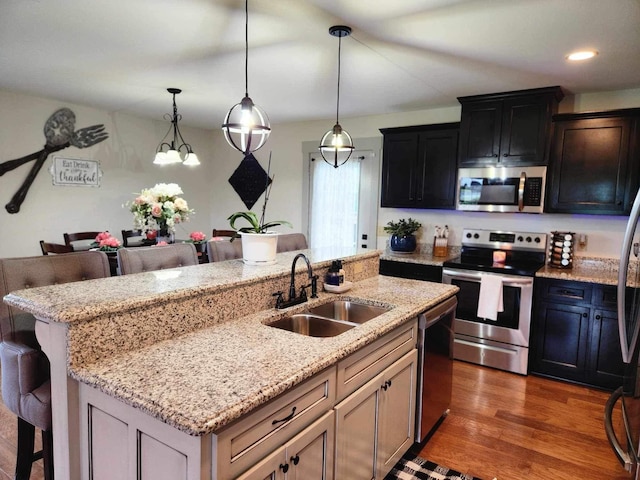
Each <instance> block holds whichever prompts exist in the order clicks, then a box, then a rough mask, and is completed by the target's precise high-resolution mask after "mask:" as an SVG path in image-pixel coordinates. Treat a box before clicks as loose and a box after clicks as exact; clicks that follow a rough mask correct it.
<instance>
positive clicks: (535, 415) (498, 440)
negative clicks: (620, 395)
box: [420, 361, 630, 480]
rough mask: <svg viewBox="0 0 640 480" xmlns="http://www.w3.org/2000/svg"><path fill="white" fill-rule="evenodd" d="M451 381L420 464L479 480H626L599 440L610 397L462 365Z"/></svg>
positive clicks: (605, 444)
mask: <svg viewBox="0 0 640 480" xmlns="http://www.w3.org/2000/svg"><path fill="white" fill-rule="evenodd" d="M453 376H454V381H453V398H452V401H451V413H450V414H449V416H448V417H447V418H446V419H445V420H444V422H443V423H442V424H441V425H440V427H439V428H438V430H437V431H436V432H435V433H434V434H433V436H432V437H431V439H430V440H429V441H428V442H427V444H426V445H425V446H424V448H423V449H422V451H421V452H420V456H422V457H423V458H427V459H429V460H431V461H433V462H436V463H439V464H442V465H445V466H447V467H449V468H453V469H456V470H459V471H461V472H463V473H467V474H471V475H475V476H477V477H480V478H482V480H492V479H493V478H494V477H495V478H497V479H498V480H520V479H527V480H550V479H553V480H564V479H567V480H569V479H571V480H575V479H580V480H629V478H630V476H629V474H627V473H626V472H625V471H624V469H623V468H622V467H621V466H620V464H619V463H618V462H617V460H616V458H615V456H614V454H613V452H612V450H611V448H610V446H609V443H608V441H607V438H606V436H605V433H604V426H603V418H604V413H603V412H604V405H605V402H606V400H607V398H608V397H609V393H607V392H602V391H599V390H595V389H590V388H586V387H579V386H575V385H571V384H568V383H564V382H559V381H554V380H549V379H545V378H540V377H536V376H532V375H529V376H527V377H524V376H520V375H516V374H512V373H508V372H502V371H499V370H495V369H490V368H486V367H480V366H477V365H471V364H468V363H465V362H459V361H455V362H454V368H453ZM615 420H616V422H617V423H619V422H620V419H619V418H618V419H615Z"/></svg>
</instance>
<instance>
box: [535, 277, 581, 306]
mask: <svg viewBox="0 0 640 480" xmlns="http://www.w3.org/2000/svg"><path fill="white" fill-rule="evenodd" d="M540 290H541V291H540V294H541V296H542V298H544V299H546V300H554V301H560V302H569V303H572V304H582V303H591V296H592V292H593V286H592V285H591V284H589V283H583V282H570V281H569V282H568V281H564V280H561V281H548V280H547V281H544V282H542V284H541V286H540Z"/></svg>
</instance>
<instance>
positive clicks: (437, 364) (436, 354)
mask: <svg viewBox="0 0 640 480" xmlns="http://www.w3.org/2000/svg"><path fill="white" fill-rule="evenodd" d="M457 305H458V302H457V300H456V297H452V298H450V299H448V300H446V301H444V302H442V303H441V304H440V305H438V306H437V307H434V308H432V309H431V310H428V311H427V312H425V313H422V314H421V315H420V317H419V319H418V330H419V333H418V388H417V403H416V428H415V441H416V442H422V441H424V440H425V438H427V437H428V436H429V434H430V433H432V432H433V430H434V429H435V427H436V426H437V425H439V422H440V421H441V420H442V419H443V418H444V417H446V416H447V414H448V413H449V406H450V404H451V389H452V375H453V321H454V317H455V311H456V306H457Z"/></svg>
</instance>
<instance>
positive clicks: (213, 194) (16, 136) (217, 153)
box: [0, 89, 640, 257]
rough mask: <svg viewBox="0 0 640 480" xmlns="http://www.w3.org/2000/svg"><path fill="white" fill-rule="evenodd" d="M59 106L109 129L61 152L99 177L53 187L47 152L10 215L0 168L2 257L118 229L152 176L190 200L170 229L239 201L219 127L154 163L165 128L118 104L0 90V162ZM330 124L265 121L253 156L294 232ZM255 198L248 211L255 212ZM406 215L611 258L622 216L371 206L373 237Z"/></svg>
mask: <svg viewBox="0 0 640 480" xmlns="http://www.w3.org/2000/svg"><path fill="white" fill-rule="evenodd" d="M61 107H69V108H71V109H72V110H73V111H74V112H75V114H76V117H77V123H76V127H77V128H81V127H84V126H88V125H93V124H96V123H103V124H105V126H106V129H107V131H108V132H109V135H110V138H109V139H108V140H106V141H104V142H102V143H100V144H98V145H96V146H94V147H90V148H87V149H84V150H78V149H75V148H73V147H70V148H68V149H66V150H63V151H62V152H61V153H64V154H65V155H69V156H73V157H81V158H89V159H97V160H100V162H101V167H102V170H103V171H104V177H103V179H102V186H101V187H100V188H98V189H92V188H79V187H54V186H53V185H52V184H51V177H50V175H49V174H48V172H47V171H46V169H48V167H49V165H50V162H51V160H48V162H47V165H46V166H45V168H43V171H41V172H40V174H39V175H38V178H37V179H36V181H35V182H34V185H33V186H32V187H31V191H30V192H29V194H28V196H27V199H26V201H25V203H24V204H23V206H22V209H21V211H20V213H18V214H15V215H9V214H8V213H7V212H6V211H5V210H4V208H3V206H4V204H6V203H7V202H8V201H9V199H10V198H11V196H12V195H13V193H14V192H15V190H16V189H17V188H18V187H19V186H20V185H21V183H22V181H23V179H24V178H25V176H26V174H27V172H28V169H29V168H30V167H29V166H27V165H25V166H23V167H20V168H19V169H17V170H14V171H13V172H10V173H8V174H6V175H4V176H2V177H0V234H1V236H0V238H1V240H0V257H10V256H20V255H38V254H40V250H39V246H38V241H39V240H41V239H42V240H49V241H54V242H56V241H57V242H61V241H62V233H64V232H65V231H81V230H104V229H108V230H110V231H112V232H119V231H120V230H121V229H125V228H129V227H130V226H131V214H130V213H129V212H128V211H127V210H126V209H124V208H122V207H121V205H122V204H123V203H124V202H126V201H127V200H130V199H131V198H133V193H135V192H138V191H139V190H140V189H141V188H144V187H147V186H153V185H154V184H155V183H157V182H176V183H178V184H180V186H181V187H182V188H183V190H184V191H185V198H186V199H187V200H188V201H189V204H190V206H191V207H193V208H195V209H196V212H197V213H196V215H194V216H193V218H192V221H191V222H190V223H188V224H185V225H184V226H183V227H184V228H180V227H179V229H178V234H177V236H178V238H186V236H187V235H188V233H189V232H190V231H192V230H201V231H203V232H205V233H207V235H209V234H210V232H211V228H214V227H215V228H226V227H227V226H228V222H227V220H226V219H227V217H228V216H229V215H230V214H231V213H233V212H235V211H238V210H246V207H245V205H244V204H243V203H242V201H241V200H240V198H239V197H238V195H237V194H236V193H235V192H234V191H233V189H232V187H231V185H230V184H229V182H228V179H229V177H230V176H231V174H232V173H233V171H234V170H235V168H236V167H237V166H238V165H239V163H240V161H241V160H242V154H240V153H238V152H236V151H235V150H233V149H232V148H231V147H229V146H228V145H227V144H226V142H225V140H224V137H223V136H222V133H221V131H220V130H219V129H218V128H217V126H214V127H212V129H211V130H210V131H207V130H203V129H197V128H187V127H182V128H183V134H184V136H185V138H186V139H187V141H189V142H190V143H191V144H192V145H193V147H194V150H195V151H196V153H197V154H198V156H199V157H200V160H201V162H202V165H201V166H200V167H195V168H194V169H189V168H187V167H183V166H180V165H178V166H168V167H164V168H159V167H157V166H154V165H153V164H152V163H151V162H152V157H153V154H154V152H155V148H156V146H157V144H158V143H159V141H160V139H161V138H162V136H163V135H164V134H165V132H166V130H167V123H166V122H164V121H162V120H149V119H142V118H137V117H133V116H130V115H126V114H122V113H110V112H106V111H102V110H97V109H93V108H88V107H84V106H81V105H73V104H68V103H66V102H60V101H57V100H50V99H43V98H38V97H32V96H26V95H19V94H15V93H12V92H2V91H0V112H2V114H1V115H0V162H2V161H5V160H10V159H13V158H17V157H21V156H23V155H26V154H29V153H32V152H35V151H37V150H39V149H40V148H42V146H43V145H44V136H43V134H42V127H43V125H44V122H45V121H46V119H47V118H48V117H49V115H51V113H53V112H54V111H55V110H57V109H58V108H61ZM631 107H640V89H635V90H625V91H617V92H603V93H593V94H585V95H579V96H575V97H569V98H566V99H565V100H563V102H562V103H561V105H560V111H561V112H569V111H594V110H608V109H616V108H631ZM459 119H460V106H459V105H451V106H448V107H446V106H445V107H441V108H434V109H429V110H423V111H415V112H405V113H390V114H382V115H373V116H368V117H354V118H341V119H340V123H341V124H342V126H343V127H344V128H345V129H347V130H348V131H349V132H350V133H351V135H352V136H353V137H354V138H355V139H356V146H357V139H358V138H366V137H376V136H381V134H380V132H379V129H380V128H385V127H397V126H405V125H419V124H430V123H441V122H455V121H459ZM332 126H333V121H332V120H331V119H328V120H325V121H310V122H297V123H290V124H273V125H272V127H273V133H272V134H271V137H270V138H269V141H268V142H267V144H266V145H265V146H264V147H263V148H262V149H261V150H259V151H258V152H256V154H255V156H256V158H257V159H258V160H259V161H260V163H261V164H262V165H263V166H264V168H265V169H266V167H267V161H268V158H269V152H272V168H271V173H272V174H274V175H275V183H274V186H273V190H272V192H271V198H270V200H269V205H268V208H267V219H268V220H280V219H284V220H288V221H290V222H292V223H293V226H294V228H293V231H302V225H303V221H302V220H303V218H302V216H303V214H304V213H303V209H302V195H303V185H304V182H306V181H307V179H306V178H304V174H303V172H304V168H303V161H304V159H303V155H302V143H303V142H305V141H317V142H319V140H320V137H321V136H322V135H323V134H324V132H325V131H326V130H328V129H329V128H330V127H332ZM261 207H262V199H260V200H259V201H258V202H257V203H256V205H255V206H254V207H253V210H254V211H256V212H259V211H260V209H261ZM408 216H412V217H413V218H417V219H418V220H420V221H421V222H422V223H423V224H424V226H425V228H424V229H423V232H422V236H423V238H424V240H423V241H425V242H426V241H429V239H430V238H431V236H432V235H433V227H434V225H444V224H447V225H449V227H450V229H451V230H452V236H451V241H452V244H459V243H460V236H461V232H462V228H464V227H480V228H492V229H504V230H515V229H517V230H528V231H534V232H550V231H552V230H563V231H564V230H570V231H575V232H580V233H587V235H588V245H587V249H586V250H585V251H578V254H581V255H603V256H609V257H616V256H617V254H618V250H619V248H620V242H621V237H622V234H623V230H624V226H625V224H626V217H609V216H579V215H549V214H543V215H524V214H488V213H462V212H455V211H444V212H441V211H436V210H402V209H391V208H379V218H378V246H379V247H383V246H384V244H385V241H386V239H387V236H386V235H385V234H384V232H383V231H382V227H383V226H384V225H385V224H386V223H387V222H388V221H389V220H397V219H398V218H403V217H408Z"/></svg>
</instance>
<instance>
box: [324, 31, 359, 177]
mask: <svg viewBox="0 0 640 480" xmlns="http://www.w3.org/2000/svg"><path fill="white" fill-rule="evenodd" d="M329 34H330V35H333V36H334V37H338V99H337V101H336V124H335V125H334V126H333V128H332V129H331V130H329V131H328V132H327V133H325V134H324V135H323V137H322V140H320V155H322V158H323V159H324V161H325V162H327V163H328V164H329V165H333V167H334V168H338V167H339V166H340V165H344V164H345V163H346V162H347V160H349V157H351V153H352V152H353V149H354V147H353V140H352V139H351V135H349V132H347V131H346V130H344V129H343V128H342V126H341V125H340V122H339V121H338V118H339V112H340V53H341V47H342V37H347V36H349V35H351V28H350V27H347V26H344V25H334V26H333V27H331V28H329Z"/></svg>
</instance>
